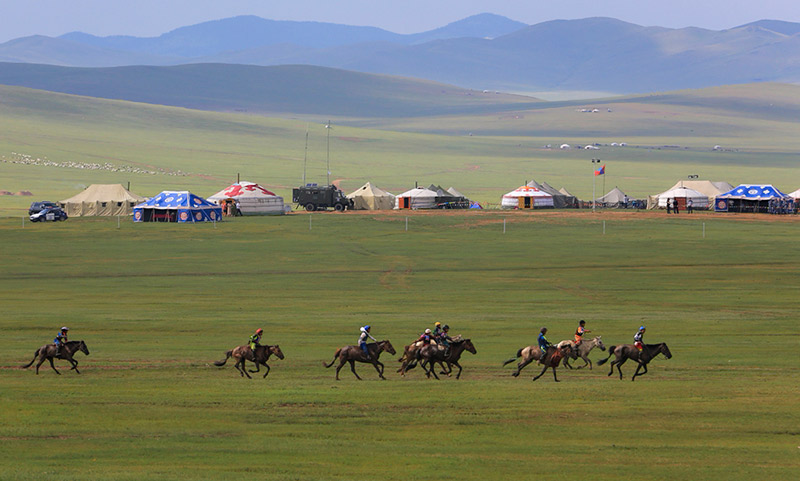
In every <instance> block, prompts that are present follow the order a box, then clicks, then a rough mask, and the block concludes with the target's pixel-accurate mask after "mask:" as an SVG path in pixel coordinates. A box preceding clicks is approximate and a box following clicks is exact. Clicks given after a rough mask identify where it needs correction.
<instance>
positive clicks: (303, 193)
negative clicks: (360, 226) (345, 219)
mask: <svg viewBox="0 0 800 481" xmlns="http://www.w3.org/2000/svg"><path fill="white" fill-rule="evenodd" d="M292 202H294V203H295V204H297V205H298V206H301V207H303V208H305V209H306V210H307V211H309V212H314V211H315V210H326V209H328V208H329V207H333V210H335V211H336V212H342V211H344V210H345V209H352V208H353V201H352V199H348V198H347V197H346V196H345V195H344V192H342V191H341V190H339V189H338V188H336V186H335V185H317V184H306V186H305V187H298V188H296V189H292Z"/></svg>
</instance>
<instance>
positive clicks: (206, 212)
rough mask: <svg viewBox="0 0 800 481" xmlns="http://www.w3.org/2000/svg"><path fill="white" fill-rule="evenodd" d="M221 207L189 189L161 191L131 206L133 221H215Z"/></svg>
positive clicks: (220, 213)
mask: <svg viewBox="0 0 800 481" xmlns="http://www.w3.org/2000/svg"><path fill="white" fill-rule="evenodd" d="M220 220H222V208H221V207H220V206H218V205H216V204H212V203H211V202H209V201H207V200H205V199H204V198H202V197H199V196H196V195H194V194H192V193H191V192H189V191H185V190H184V191H167V190H165V191H164V192H161V193H160V194H158V195H157V196H155V197H152V198H150V199H148V200H147V201H145V202H142V203H141V204H139V205H137V206H135V207H134V208H133V221H134V222H212V221H214V222H217V221H220Z"/></svg>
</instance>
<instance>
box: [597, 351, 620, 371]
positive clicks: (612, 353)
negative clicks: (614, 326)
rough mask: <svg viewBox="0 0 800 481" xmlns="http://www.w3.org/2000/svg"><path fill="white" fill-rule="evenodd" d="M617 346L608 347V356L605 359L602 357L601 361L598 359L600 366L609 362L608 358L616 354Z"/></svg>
mask: <svg viewBox="0 0 800 481" xmlns="http://www.w3.org/2000/svg"><path fill="white" fill-rule="evenodd" d="M616 348H617V346H611V347H609V348H608V357H607V358H605V359H600V360H599V361H597V365H598V366H602V365H603V364H605V363H607V362H608V360H609V359H611V356H613V355H614V349H616Z"/></svg>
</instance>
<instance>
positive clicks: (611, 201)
mask: <svg viewBox="0 0 800 481" xmlns="http://www.w3.org/2000/svg"><path fill="white" fill-rule="evenodd" d="M627 202H630V198H629V197H628V196H627V195H626V194H625V192H622V191H621V190H619V187H614V188H613V189H611V191H609V193H608V194H606V195H604V196H603V197H600V198H598V199H597V205H599V206H603V207H624V206H625V205H626V203H627Z"/></svg>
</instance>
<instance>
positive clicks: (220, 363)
mask: <svg viewBox="0 0 800 481" xmlns="http://www.w3.org/2000/svg"><path fill="white" fill-rule="evenodd" d="M232 354H233V349H231V350H230V351H228V352H226V353H225V359H223V360H221V361H215V362H214V365H215V366H224V365H225V363H226V362H228V359H230V358H231V355H232Z"/></svg>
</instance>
